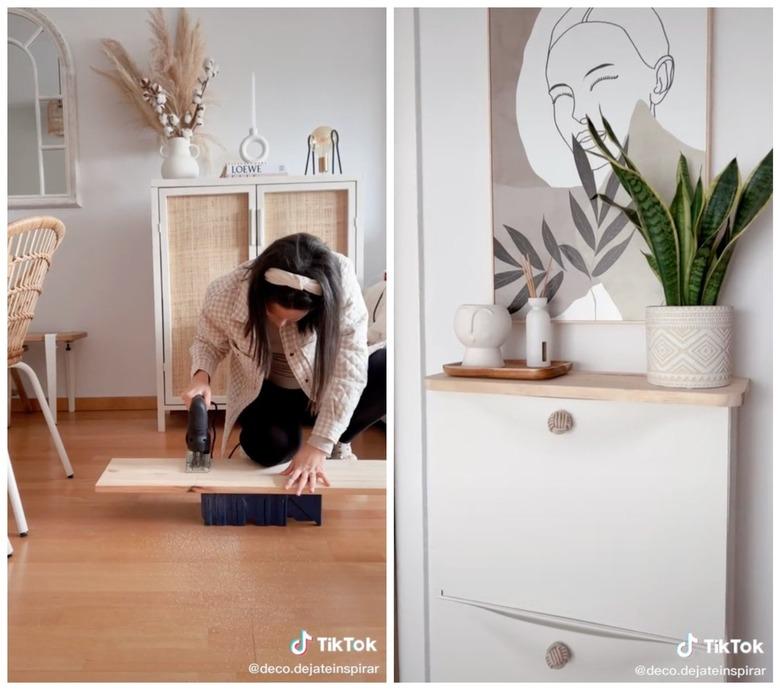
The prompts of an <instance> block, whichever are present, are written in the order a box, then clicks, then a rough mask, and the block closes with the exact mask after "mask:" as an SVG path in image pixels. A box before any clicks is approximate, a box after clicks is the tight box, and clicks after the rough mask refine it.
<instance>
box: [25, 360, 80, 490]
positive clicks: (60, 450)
mask: <svg viewBox="0 0 780 690" xmlns="http://www.w3.org/2000/svg"><path fill="white" fill-rule="evenodd" d="M11 366H12V367H13V368H15V369H19V370H21V371H23V372H24V373H25V374H27V378H28V379H29V380H30V383H31V384H32V387H33V390H34V391H35V397H36V398H37V400H38V404H39V405H40V406H41V412H43V416H44V419H46V424H47V425H48V427H49V433H51V439H52V441H54V447H55V448H56V449H57V455H59V456H60V462H61V463H62V466H63V467H64V468H65V474H66V475H67V476H68V479H71V478H72V477H73V467H71V464H70V460H68V454H67V453H66V452H65V446H63V445H62V439H61V438H60V432H59V431H58V430H57V425H56V424H55V422H54V419H53V418H52V415H51V410H50V409H49V405H48V404H47V403H46V397H45V396H44V395H43V388H41V382H40V381H38V377H37V376H36V375H35V371H33V369H32V367H30V365H29V364H25V363H24V362H17V363H16V364H13V365H11Z"/></svg>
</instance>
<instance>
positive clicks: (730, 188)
mask: <svg viewBox="0 0 780 690" xmlns="http://www.w3.org/2000/svg"><path fill="white" fill-rule="evenodd" d="M603 124H604V132H605V134H606V137H605V138H602V137H601V136H599V133H598V131H597V129H596V127H595V126H594V125H593V123H592V122H591V120H590V118H588V130H589V131H590V136H591V137H592V138H593V141H594V143H595V144H596V146H597V148H598V149H599V151H600V152H601V153H596V152H594V151H590V152H589V153H590V154H591V155H594V156H598V157H600V158H604V159H606V160H607V162H608V163H609V164H610V166H611V167H612V170H613V171H614V173H615V175H616V177H617V179H618V180H619V181H620V184H621V186H622V187H623V188H624V189H625V190H626V192H628V195H629V196H630V197H631V201H632V202H633V203H632V207H624V206H621V205H620V204H617V203H615V201H614V199H611V198H609V197H608V196H606V195H604V194H595V195H594V198H595V197H598V198H600V199H602V200H603V201H604V202H606V203H608V204H610V205H612V206H616V207H618V208H620V209H621V210H622V211H623V213H625V214H626V216H627V218H628V220H629V222H631V223H632V224H633V225H635V226H636V228H637V229H638V230H639V232H640V234H641V235H642V237H643V238H644V240H645V242H646V243H647V246H648V248H649V249H650V251H649V252H642V253H643V254H644V255H645V258H646V259H647V262H648V264H649V265H650V268H651V269H652V271H653V273H655V275H656V276H657V277H658V279H659V281H660V282H661V285H662V287H663V291H664V296H665V298H666V304H667V305H668V306H684V305H713V304H715V303H716V302H717V300H718V294H719V293H720V289H721V286H722V285H723V279H724V277H725V275H726V269H727V268H728V265H729V261H731V257H732V255H733V254H734V247H735V246H736V243H737V240H738V239H739V238H740V237H741V236H742V235H743V234H744V233H745V231H746V230H747V229H748V227H749V226H750V224H751V223H752V222H753V220H755V218H756V217H757V216H758V214H759V213H760V212H761V210H762V209H763V208H764V207H765V206H766V205H767V203H768V202H769V199H771V197H772V151H771V150H770V151H769V153H768V154H767V155H766V156H765V157H764V159H763V160H762V161H761V162H760V163H759V164H758V165H757V166H756V168H755V170H753V172H752V173H751V174H750V176H749V177H748V179H747V181H746V182H745V183H744V184H742V185H740V178H739V168H738V166H737V159H736V158H734V159H733V160H732V161H731V162H730V163H729V164H728V165H727V166H726V167H725V168H724V170H723V172H721V173H720V175H718V176H717V177H716V178H715V179H714V180H713V181H712V183H711V184H710V185H709V187H708V189H707V190H706V191H705V190H704V188H703V185H702V180H701V175H699V178H698V181H697V182H696V185H695V186H693V184H692V183H691V177H690V174H689V172H688V161H687V160H686V158H685V156H684V155H683V154H680V159H679V162H678V164H677V187H676V191H675V194H674V198H673V199H672V203H671V204H669V205H668V206H667V205H666V204H665V203H664V202H663V201H662V200H661V198H660V197H659V195H658V194H657V192H655V191H654V190H653V188H652V187H651V186H650V185H649V184H648V182H647V180H645V178H644V177H642V174H641V173H640V172H639V170H637V167H636V165H634V163H633V162H632V161H631V159H630V158H629V157H628V154H627V152H626V150H625V148H624V147H623V146H622V145H621V143H620V141H619V140H618V138H617V137H616V136H615V133H614V131H613V129H612V127H610V125H609V122H607V121H606V119H603ZM605 139H609V141H610V142H611V143H612V144H614V146H615V147H616V148H617V150H618V151H619V158H618V157H616V156H615V155H614V154H613V153H612V151H611V150H610V149H609V148H608V147H607V144H606V141H605Z"/></svg>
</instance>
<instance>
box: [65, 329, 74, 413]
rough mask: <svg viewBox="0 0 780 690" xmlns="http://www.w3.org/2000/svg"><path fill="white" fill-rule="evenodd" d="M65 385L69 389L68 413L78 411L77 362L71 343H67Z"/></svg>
mask: <svg viewBox="0 0 780 690" xmlns="http://www.w3.org/2000/svg"><path fill="white" fill-rule="evenodd" d="M65 383H66V384H67V387H68V412H75V411H76V360H75V358H74V355H73V348H72V347H71V346H70V343H65Z"/></svg>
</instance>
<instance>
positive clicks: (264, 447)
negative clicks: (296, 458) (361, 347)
mask: <svg viewBox="0 0 780 690" xmlns="http://www.w3.org/2000/svg"><path fill="white" fill-rule="evenodd" d="M386 359H387V352H386V350H385V348H382V349H381V350H377V351H376V352H374V353H373V354H372V355H371V356H370V357H369V358H368V382H367V383H366V387H365V388H364V389H363V393H362V394H361V396H360V401H359V402H358V404H357V407H356V408H355V411H354V412H353V413H352V419H351V420H350V422H349V425H348V426H347V429H346V431H345V432H344V433H343V434H342V435H341V438H340V439H339V441H340V442H342V443H349V442H350V441H351V440H352V439H353V438H355V436H357V435H358V434H359V433H360V432H361V431H363V430H364V429H367V428H368V427H370V426H371V425H372V424H374V423H375V422H377V421H379V420H380V419H381V418H382V417H384V415H385V412H386V408H387V399H386V392H387V376H386ZM308 407H309V398H308V396H307V395H306V393H304V392H303V391H302V390H301V389H300V388H296V389H289V388H281V387H279V386H276V385H274V384H273V383H271V382H270V381H269V380H267V379H266V380H265V381H264V382H263V387H262V389H261V390H260V394H259V395H258V396H257V397H256V398H255V399H254V400H253V401H252V402H251V403H249V405H247V407H246V408H245V409H244V411H243V412H242V413H241V414H240V415H239V417H238V423H239V424H240V425H241V435H240V437H239V441H240V443H241V447H242V448H243V449H244V452H245V453H246V454H247V455H248V456H249V457H250V458H252V460H254V461H255V462H257V463H259V464H260V465H264V466H265V467H271V466H272V465H278V464H279V463H282V462H287V461H288V460H289V459H290V458H292V456H293V455H295V453H296V451H297V450H298V448H299V447H300V445H301V425H302V424H307V425H312V424H314V422H315V418H314V417H313V416H312V414H311V412H310V411H309V409H308Z"/></svg>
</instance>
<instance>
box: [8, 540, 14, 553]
mask: <svg viewBox="0 0 780 690" xmlns="http://www.w3.org/2000/svg"><path fill="white" fill-rule="evenodd" d="M6 539H8V537H6ZM8 555H9V556H13V555H14V547H13V546H11V540H10V539H8Z"/></svg>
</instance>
